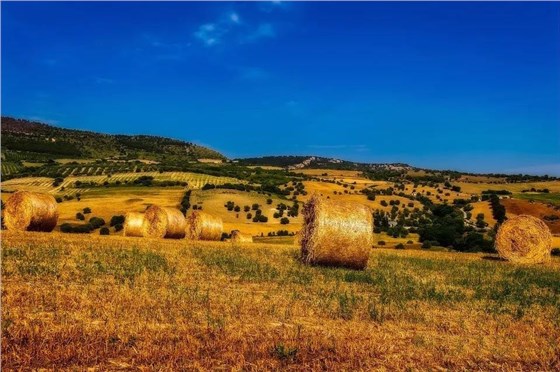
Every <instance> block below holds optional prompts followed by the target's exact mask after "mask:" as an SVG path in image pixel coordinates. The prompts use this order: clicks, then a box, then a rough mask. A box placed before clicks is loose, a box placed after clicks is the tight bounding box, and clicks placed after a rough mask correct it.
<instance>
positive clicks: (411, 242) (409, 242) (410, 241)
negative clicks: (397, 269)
mask: <svg viewBox="0 0 560 372" xmlns="http://www.w3.org/2000/svg"><path fill="white" fill-rule="evenodd" d="M406 244H414V242H413V241H412V240H409V241H407V242H406Z"/></svg>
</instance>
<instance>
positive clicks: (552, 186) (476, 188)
mask: <svg viewBox="0 0 560 372" xmlns="http://www.w3.org/2000/svg"><path fill="white" fill-rule="evenodd" d="M453 184H454V185H457V186H461V191H462V192H464V193H467V194H478V195H480V193H481V192H482V191H484V190H508V191H511V192H512V193H519V192H521V191H522V190H530V189H531V188H533V187H534V188H535V189H549V190H550V192H560V181H546V182H523V183H497V184H496V183H466V182H453Z"/></svg>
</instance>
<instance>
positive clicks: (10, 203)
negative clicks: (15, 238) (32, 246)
mask: <svg viewBox="0 0 560 372" xmlns="http://www.w3.org/2000/svg"><path fill="white" fill-rule="evenodd" d="M57 222H58V204H57V203H56V200H55V198H54V196H52V195H50V194H42V193H38V192H29V191H18V192H16V193H14V194H12V196H10V198H9V199H8V200H6V205H5V207H4V224H5V225H6V228H7V229H8V230H18V231H46V232H50V231H52V230H53V229H54V228H55V226H56V223H57Z"/></svg>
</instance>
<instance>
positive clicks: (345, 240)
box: [301, 195, 373, 269]
mask: <svg viewBox="0 0 560 372" xmlns="http://www.w3.org/2000/svg"><path fill="white" fill-rule="evenodd" d="M303 218H304V222H303V229H302V231H301V255H302V260H303V262H304V263H307V264H312V265H326V266H341V267H347V268H352V269H363V268H365V267H366V265H367V261H368V258H369V251H370V250H371V247H372V245H373V216H372V212H371V210H370V209H369V208H368V207H367V206H365V205H361V204H356V203H350V202H337V201H332V200H330V199H326V198H322V197H319V196H318V195H314V196H313V197H312V198H311V199H310V200H309V201H308V202H307V203H306V204H305V206H304V209H303Z"/></svg>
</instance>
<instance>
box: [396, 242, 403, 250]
mask: <svg viewBox="0 0 560 372" xmlns="http://www.w3.org/2000/svg"><path fill="white" fill-rule="evenodd" d="M395 249H404V244H403V243H399V244H397V245H396V246H395Z"/></svg>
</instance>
